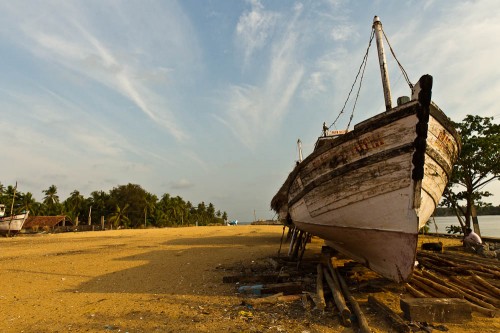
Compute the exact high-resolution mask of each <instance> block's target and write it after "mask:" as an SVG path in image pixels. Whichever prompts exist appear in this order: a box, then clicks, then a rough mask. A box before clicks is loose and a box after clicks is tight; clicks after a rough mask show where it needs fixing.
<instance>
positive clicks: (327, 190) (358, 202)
mask: <svg viewBox="0 0 500 333" xmlns="http://www.w3.org/2000/svg"><path fill="white" fill-rule="evenodd" d="M382 34H383V31H382V24H381V22H380V20H379V18H378V17H377V16H375V19H374V23H373V30H372V38H373V36H375V38H376V42H377V48H378V54H379V64H380V70H381V74H382V85H383V88H384V99H385V105H386V111H385V112H382V113H380V114H377V115H375V116H373V117H371V118H369V119H366V120H364V121H362V122H361V123H359V124H357V125H356V126H354V129H353V130H351V131H347V130H346V131H330V130H329V128H328V127H326V126H324V132H323V136H321V137H319V138H318V140H317V142H316V145H315V148H314V151H313V152H312V153H311V154H310V155H309V156H307V157H306V158H305V159H304V160H302V158H301V152H299V161H298V162H297V164H296V166H295V168H294V170H293V171H292V172H291V173H290V174H289V176H288V178H287V179H286V181H285V183H284V184H283V185H282V186H281V188H280V189H279V191H278V193H277V194H276V195H275V196H274V197H273V199H272V201H271V207H272V209H273V210H275V211H276V212H277V213H278V214H279V217H280V219H281V220H282V221H284V223H286V224H288V225H293V226H295V227H296V228H297V229H298V230H302V231H304V232H308V233H310V234H312V235H316V236H319V237H320V238H323V239H324V240H325V242H326V244H327V245H329V246H331V247H333V248H335V249H337V250H338V251H340V252H341V253H343V254H345V255H347V256H349V257H350V258H352V259H354V260H356V261H358V262H360V263H362V264H364V265H365V266H367V267H368V268H370V269H372V270H374V271H376V272H378V273H379V274H381V275H382V276H384V277H386V278H389V279H392V280H394V281H397V282H402V281H406V280H407V279H409V278H410V277H411V275H412V272H413V267H414V263H415V258H416V249H417V238H418V231H419V229H420V228H421V227H423V226H424V225H425V223H426V222H427V220H428V219H429V218H430V216H431V215H432V213H433V212H434V209H435V208H436V206H437V205H438V203H439V200H440V198H441V196H442V194H443V191H444V189H445V186H446V184H447V183H448V179H449V178H450V177H451V172H452V169H453V165H454V163H455V162H456V160H457V158H458V156H459V153H460V149H461V144H460V137H459V135H458V133H457V132H456V130H455V128H454V126H453V124H452V122H451V121H450V120H449V118H448V117H447V116H446V115H445V114H444V113H443V111H441V109H439V107H438V106H437V105H436V104H434V103H433V102H432V101H431V93H432V83H433V79H432V77H431V76H430V75H424V76H422V77H421V78H420V80H419V81H418V83H417V84H415V85H412V84H411V83H410V82H409V80H407V81H408V83H409V85H410V87H411V88H412V89H411V90H412V97H411V99H410V98H408V97H405V98H404V97H402V98H399V99H398V106H396V107H392V101H391V93H390V89H389V77H388V74H387V64H386V60H385V54H384V47H383V39H382ZM370 44H371V40H370ZM367 53H368V51H367ZM365 58H366V56H365ZM358 74H359V73H358ZM404 74H405V75H406V73H404ZM377 103H378V102H377Z"/></svg>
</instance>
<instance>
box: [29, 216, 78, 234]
mask: <svg viewBox="0 0 500 333" xmlns="http://www.w3.org/2000/svg"><path fill="white" fill-rule="evenodd" d="M71 225H73V223H72V222H71V219H70V218H69V217H68V216H66V215H58V216H29V217H28V218H27V219H26V222H24V226H23V229H31V230H33V231H37V230H39V229H52V230H54V229H55V228H57V227H64V226H71Z"/></svg>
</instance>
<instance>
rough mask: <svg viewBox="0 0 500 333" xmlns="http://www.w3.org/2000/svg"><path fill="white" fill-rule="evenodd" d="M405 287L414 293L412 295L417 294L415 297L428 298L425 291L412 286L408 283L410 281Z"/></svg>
mask: <svg viewBox="0 0 500 333" xmlns="http://www.w3.org/2000/svg"><path fill="white" fill-rule="evenodd" d="M405 288H406V290H408V292H409V293H410V294H412V295H413V296H415V297H418V298H426V297H427V295H425V294H424V293H423V292H421V291H419V290H417V289H415V288H413V287H412V286H411V285H410V284H408V283H405Z"/></svg>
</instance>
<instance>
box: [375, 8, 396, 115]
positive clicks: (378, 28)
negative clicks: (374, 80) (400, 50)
mask: <svg viewBox="0 0 500 333" xmlns="http://www.w3.org/2000/svg"><path fill="white" fill-rule="evenodd" d="M373 29H375V38H376V40H377V50H378V62H379V64H380V75H382V86H383V88H384V99H385V110H386V111H389V110H390V109H392V102H391V100H392V98H391V87H390V83H389V74H388V72H387V62H386V60H385V52H384V40H383V38H382V22H380V18H379V17H378V16H375V17H374V18H373Z"/></svg>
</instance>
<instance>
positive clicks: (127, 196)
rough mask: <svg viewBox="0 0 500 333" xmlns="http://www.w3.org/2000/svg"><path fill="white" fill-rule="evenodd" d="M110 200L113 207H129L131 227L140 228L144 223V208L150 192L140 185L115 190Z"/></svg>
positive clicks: (128, 215) (120, 187) (128, 214)
mask: <svg viewBox="0 0 500 333" xmlns="http://www.w3.org/2000/svg"><path fill="white" fill-rule="evenodd" d="M109 195H110V200H111V202H112V203H113V205H118V206H119V207H124V206H125V205H126V204H127V205H128V207H129V208H128V211H127V217H128V218H129V220H130V226H131V227H139V226H141V225H142V224H143V221H144V208H145V206H146V202H147V197H148V192H146V191H145V190H144V189H143V188H142V187H141V186H140V185H137V184H130V183H129V184H127V185H120V186H118V187H115V188H113V189H112V190H111V191H110V192H109Z"/></svg>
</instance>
